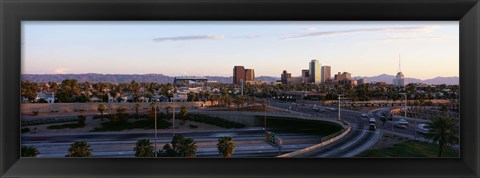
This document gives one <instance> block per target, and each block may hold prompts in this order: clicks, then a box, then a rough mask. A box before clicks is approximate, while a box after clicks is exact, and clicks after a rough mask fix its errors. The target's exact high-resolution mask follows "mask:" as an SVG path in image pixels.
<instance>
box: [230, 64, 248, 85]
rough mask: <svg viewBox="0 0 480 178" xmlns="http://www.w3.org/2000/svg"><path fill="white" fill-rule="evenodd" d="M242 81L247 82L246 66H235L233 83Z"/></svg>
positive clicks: (237, 83)
mask: <svg viewBox="0 0 480 178" xmlns="http://www.w3.org/2000/svg"><path fill="white" fill-rule="evenodd" d="M240 81H243V82H245V81H246V80H245V67H243V66H235V67H233V84H236V85H239V84H240Z"/></svg>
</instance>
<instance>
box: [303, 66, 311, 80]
mask: <svg viewBox="0 0 480 178" xmlns="http://www.w3.org/2000/svg"><path fill="white" fill-rule="evenodd" d="M308 82H310V72H309V70H308V69H303V70H302V83H308Z"/></svg>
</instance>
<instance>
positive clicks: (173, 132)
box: [172, 106, 175, 136]
mask: <svg viewBox="0 0 480 178" xmlns="http://www.w3.org/2000/svg"><path fill="white" fill-rule="evenodd" d="M172 108H173V124H172V134H173V136H175V106H173V107H172Z"/></svg>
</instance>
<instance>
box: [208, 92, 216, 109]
mask: <svg viewBox="0 0 480 178" xmlns="http://www.w3.org/2000/svg"><path fill="white" fill-rule="evenodd" d="M208 99H209V100H210V106H212V107H213V106H214V104H213V102H215V101H216V100H217V97H216V96H215V95H210V96H209V98H208Z"/></svg>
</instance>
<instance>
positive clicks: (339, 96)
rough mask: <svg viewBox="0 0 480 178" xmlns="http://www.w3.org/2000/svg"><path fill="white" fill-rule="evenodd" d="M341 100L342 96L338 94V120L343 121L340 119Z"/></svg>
mask: <svg viewBox="0 0 480 178" xmlns="http://www.w3.org/2000/svg"><path fill="white" fill-rule="evenodd" d="M340 98H341V95H340V94H338V120H339V121H341V117H340Z"/></svg>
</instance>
